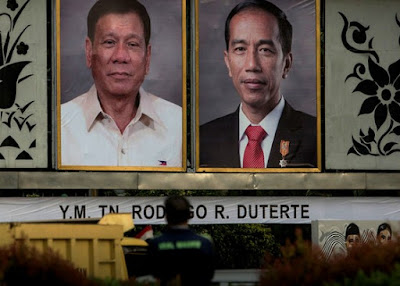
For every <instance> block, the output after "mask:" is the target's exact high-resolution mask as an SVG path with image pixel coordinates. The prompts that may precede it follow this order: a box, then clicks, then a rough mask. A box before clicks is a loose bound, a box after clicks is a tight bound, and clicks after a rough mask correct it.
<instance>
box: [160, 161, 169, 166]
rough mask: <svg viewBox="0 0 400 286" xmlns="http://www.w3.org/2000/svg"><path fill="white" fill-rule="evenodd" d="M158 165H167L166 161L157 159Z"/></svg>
mask: <svg viewBox="0 0 400 286" xmlns="http://www.w3.org/2000/svg"><path fill="white" fill-rule="evenodd" d="M158 162H159V163H160V164H159V165H160V166H167V161H162V160H158Z"/></svg>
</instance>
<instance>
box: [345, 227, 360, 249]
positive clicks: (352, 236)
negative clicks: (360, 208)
mask: <svg viewBox="0 0 400 286" xmlns="http://www.w3.org/2000/svg"><path fill="white" fill-rule="evenodd" d="M345 239H346V242H345V243H346V249H347V251H350V250H351V249H352V248H353V247H355V246H357V245H359V244H360V243H361V236H360V229H359V227H358V226H357V225H356V224H355V223H350V224H349V225H348V226H347V228H346V235H345Z"/></svg>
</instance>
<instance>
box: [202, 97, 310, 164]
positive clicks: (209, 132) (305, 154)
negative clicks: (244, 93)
mask: <svg viewBox="0 0 400 286" xmlns="http://www.w3.org/2000/svg"><path fill="white" fill-rule="evenodd" d="M316 133H317V120H316V118H315V117H313V116H311V115H308V114H306V113H303V112H300V111H297V110H294V109H293V108H292V107H291V106H290V105H289V104H288V103H287V102H286V103H285V107H284V109H283V112H282V116H281V118H280V120H279V123H278V128H277V130H276V133H275V138H274V141H273V143H272V147H271V153H270V156H269V160H268V164H267V167H268V168H281V167H280V165H279V161H280V160H281V159H282V155H281V154H280V142H281V140H285V141H289V142H290V143H289V154H288V155H286V157H285V160H287V162H288V166H287V167H290V168H316V167H317V136H316ZM200 167H205V168H240V155H239V108H238V109H237V110H236V111H235V112H234V113H231V114H228V115H225V116H223V117H220V118H217V119H215V120H213V121H210V122H208V123H206V124H204V125H202V126H200Z"/></svg>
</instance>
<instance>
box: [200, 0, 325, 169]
mask: <svg viewBox="0 0 400 286" xmlns="http://www.w3.org/2000/svg"><path fill="white" fill-rule="evenodd" d="M196 4H197V6H196V15H197V26H196V29H197V35H198V38H197V44H198V49H197V50H198V53H197V57H196V60H197V65H196V66H197V67H198V68H197V70H196V79H197V83H198V84H197V90H196V91H197V93H196V103H197V108H196V134H197V136H196V147H197V149H196V170H197V171H200V172H229V171H232V172H319V171H321V150H320V149H321V147H320V145H321V134H320V133H321V132H320V119H321V114H320V55H319V53H320V24H319V23H320V13H319V11H320V6H319V0H309V1H302V2H301V3H299V2H298V1H296V0H283V1H282V0H280V1H276V0H271V1H267V0H228V1H207V2H201V1H198V2H197V3H196Z"/></svg>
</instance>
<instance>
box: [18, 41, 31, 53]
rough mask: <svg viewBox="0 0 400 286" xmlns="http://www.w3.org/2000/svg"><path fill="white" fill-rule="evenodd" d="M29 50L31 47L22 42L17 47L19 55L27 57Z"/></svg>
mask: <svg viewBox="0 0 400 286" xmlns="http://www.w3.org/2000/svg"><path fill="white" fill-rule="evenodd" d="M28 50H29V46H28V45H27V44H25V43H24V42H21V43H19V44H18V46H17V54H18V55H26V54H27V52H28Z"/></svg>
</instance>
